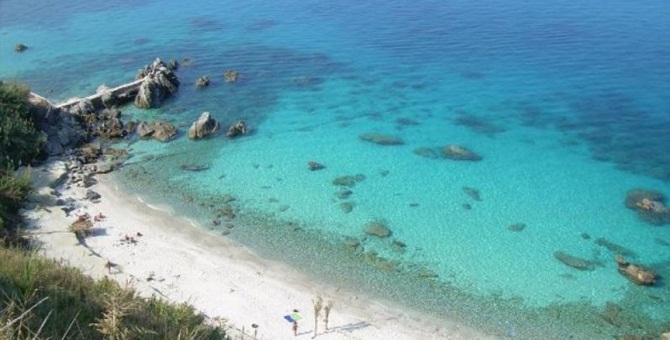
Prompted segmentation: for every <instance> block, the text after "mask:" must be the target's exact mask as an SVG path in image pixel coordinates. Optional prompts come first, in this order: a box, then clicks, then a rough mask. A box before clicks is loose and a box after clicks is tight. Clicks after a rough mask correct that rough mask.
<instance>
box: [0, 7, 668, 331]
mask: <svg viewBox="0 0 670 340" xmlns="http://www.w3.org/2000/svg"><path fill="white" fill-rule="evenodd" d="M667 17H670V5H668V4H666V3H665V2H663V1H660V0H649V1H643V2H641V3H640V2H638V3H635V4H630V3H625V2H622V1H615V2H607V3H605V2H595V3H588V4H583V3H581V2H577V1H568V2H565V1H562V2H559V1H550V2H543V3H542V4H539V3H538V4H535V3H530V2H523V3H514V2H503V3H500V2H493V1H487V2H483V3H482V2H479V3H477V4H472V3H469V2H464V1H462V2H461V1H456V2H449V3H445V2H439V1H419V2H411V3H410V2H402V1H390V2H389V1H384V2H381V1H372V2H366V3H364V4H357V3H348V2H333V1H327V2H323V1H307V2H305V1H283V2H281V3H277V4H274V3H273V4H270V3H264V2H260V1H246V2H244V3H224V4H222V3H220V2H215V1H202V2H199V3H198V5H197V6H184V5H181V4H179V3H178V2H173V1H167V2H165V1H164V2H146V1H144V2H136V1H124V2H122V3H120V4H116V5H115V6H108V5H92V4H88V3H85V2H77V1H75V2H69V3H68V4H63V5H62V6H55V5H54V4H53V3H52V2H48V1H42V2H39V1H38V2H37V3H36V4H32V5H30V6H29V5H27V4H24V3H22V2H20V1H16V0H8V1H3V2H0V18H1V19H2V20H1V21H0V37H2V39H0V60H1V61H2V63H1V64H0V76H1V77H2V78H3V79H7V78H14V79H19V80H21V81H24V82H27V83H28V84H29V85H30V86H31V87H32V88H33V90H34V91H35V92H38V93H41V94H43V95H45V96H47V97H49V98H50V99H52V100H54V101H58V100H64V99H66V98H69V97H72V96H81V95H87V94H90V93H92V92H94V91H95V89H96V88H97V87H98V86H99V85H100V84H103V83H104V84H107V85H110V86H113V85H117V84H121V83H123V82H125V81H127V80H129V79H131V78H132V77H133V75H134V73H135V71H136V70H137V69H138V68H140V67H142V66H143V65H145V64H147V63H149V62H150V61H151V60H153V59H154V58H155V57H161V58H163V59H166V60H167V59H170V58H177V59H180V60H181V59H183V58H190V63H188V65H182V67H181V68H180V69H179V71H178V76H179V77H180V79H181V81H182V86H181V88H180V90H179V94H178V95H177V97H176V98H174V99H172V100H170V101H168V102H167V103H166V104H165V105H164V106H162V107H161V108H159V109H155V110H149V111H140V110H137V109H133V108H126V109H125V111H124V113H125V114H127V115H128V116H135V117H140V118H145V119H163V120H170V121H173V122H175V123H177V124H178V126H179V127H180V128H181V131H182V132H185V131H186V129H187V128H188V126H189V125H190V123H191V122H192V121H193V120H194V119H196V118H197V117H198V116H199V115H200V113H201V112H203V111H210V112H211V113H212V114H213V116H214V118H216V119H218V120H220V121H221V122H222V123H223V124H226V125H227V124H231V123H232V122H234V121H236V120H237V119H244V120H245V121H246V122H247V123H248V124H249V126H250V127H251V130H252V133H251V134H250V135H249V136H245V137H243V138H240V139H236V140H228V139H226V138H225V137H223V136H217V137H215V138H212V139H209V140H205V141H199V142H193V141H189V140H187V138H185V136H184V135H183V134H182V135H180V137H179V138H178V139H177V140H175V141H173V142H170V143H168V144H159V143H157V142H148V141H140V142H137V143H134V144H132V145H130V148H131V149H132V150H133V152H134V154H135V157H134V158H133V159H132V161H131V163H132V164H131V165H128V166H127V167H126V168H125V169H124V170H123V171H121V172H119V174H118V176H119V179H120V181H122V182H123V183H125V184H127V186H128V187H129V188H130V190H133V191H135V192H139V193H142V194H144V195H147V197H148V198H149V199H152V200H154V201H157V202H164V203H171V204H172V205H173V207H174V208H175V209H176V210H177V211H180V212H181V213H183V214H188V215H191V216H193V217H196V218H198V219H199V220H200V221H201V223H202V224H203V226H209V225H211V221H212V220H213V219H217V220H219V219H220V220H222V222H223V223H222V225H221V226H219V228H221V229H222V230H225V229H228V228H226V227H225V226H226V225H227V224H229V223H232V224H234V228H232V229H231V230H230V232H231V233H230V234H229V235H228V236H227V237H232V238H234V239H236V240H238V241H240V242H241V243H243V244H245V245H247V246H249V247H251V248H253V249H255V250H256V251H258V252H259V253H261V254H262V255H264V256H267V257H270V258H276V259H280V260H283V261H286V262H288V263H291V264H293V265H295V266H297V267H299V268H302V269H304V270H305V271H307V272H309V273H312V274H314V275H315V276H317V277H319V278H321V279H322V280H325V281H329V282H332V283H334V284H337V285H341V286H344V287H347V288H350V289H358V290H360V291H361V292H362V293H368V294H372V295H375V296H378V297H381V298H384V299H388V300H391V301H395V302H398V303H400V304H402V305H406V306H410V307H412V308H414V309H418V310H421V311H424V312H430V313H432V314H435V315H437V316H440V317H449V318H453V319H457V320H460V321H463V322H465V323H469V324H472V325H477V326H480V327H483V329H487V330H489V331H491V332H493V333H497V334H501V335H503V336H507V337H510V338H529V339H531V338H537V336H539V334H541V336H542V337H545V338H557V339H558V338H564V337H563V336H565V334H566V333H569V334H572V335H573V336H574V338H584V339H587V338H598V337H600V336H602V338H608V337H609V336H610V335H611V334H621V333H625V332H638V333H640V332H642V331H643V330H639V329H636V326H635V325H634V322H632V321H630V320H636V321H635V322H637V324H641V325H642V328H643V329H645V330H648V331H649V332H652V333H653V332H658V331H659V330H660V329H663V327H665V328H667V323H668V322H670V319H669V317H668V315H670V309H669V307H668V306H670V303H668V302H669V301H670V292H669V290H668V286H667V281H665V280H661V281H660V284H658V285H657V286H656V287H654V288H643V287H636V286H634V285H633V284H631V283H630V282H628V281H627V280H626V279H625V278H624V277H623V276H621V275H619V274H618V273H617V271H616V265H615V263H614V261H613V253H612V252H611V251H609V250H608V249H607V248H605V247H603V246H600V245H598V244H597V243H596V240H597V239H599V238H604V239H606V240H608V241H609V242H613V243H616V244H618V245H622V246H624V247H626V248H628V249H631V250H633V251H634V252H635V253H636V257H634V258H631V260H632V261H634V262H638V263H642V264H645V265H647V266H650V267H652V268H654V269H655V270H657V271H658V272H659V273H661V274H664V276H665V277H667V276H668V275H670V264H669V262H668V258H669V255H670V246H668V245H667V244H668V242H670V229H668V228H669V227H668V226H652V225H649V224H647V223H645V222H643V221H641V220H640V219H639V218H638V217H637V216H636V214H635V212H633V211H631V210H628V209H626V208H625V207H624V205H623V201H624V199H625V197H626V192H627V191H628V190H630V189H633V188H648V189H654V190H657V191H660V192H663V193H665V194H666V195H670V154H669V153H668V152H667V148H668V145H669V144H670V133H668V130H669V126H670V125H668V124H669V123H670V99H669V98H670V81H669V80H668V79H669V78H668V75H670V61H669V60H668V59H667V58H665V56H666V55H668V52H670V39H667V32H668V31H670V24H669V23H668V22H667V20H664V19H665V18H667ZM110 18H111V19H110ZM18 42H23V43H25V44H26V45H28V46H29V49H28V50H27V51H26V52H24V53H21V54H19V53H15V52H13V50H12V49H13V46H14V44H16V43H18ZM182 64H184V63H182ZM228 69H235V70H237V71H239V72H240V73H241V79H240V81H238V82H236V83H233V84H227V83H225V82H224V81H223V78H222V74H223V72H224V71H225V70H228ZM201 75H208V76H209V78H210V79H211V80H212V85H211V86H210V87H209V88H205V89H199V90H198V89H196V88H195V87H194V86H193V83H194V82H195V79H196V78H197V77H199V76H201ZM371 132H374V133H380V134H385V135H390V136H394V137H400V138H402V139H403V141H404V144H402V145H377V144H373V143H369V142H366V141H363V140H361V139H360V138H359V136H360V135H363V134H366V133H371ZM451 144H458V145H463V146H466V147H467V148H469V149H472V150H474V151H475V152H476V153H478V154H479V155H481V156H482V158H483V159H482V160H481V161H478V162H466V161H454V160H449V159H444V158H441V157H437V158H431V157H422V156H420V155H418V154H417V153H416V152H415V151H416V149H417V148H430V149H429V151H425V150H426V149H424V151H425V152H428V153H429V155H436V151H435V150H436V148H439V147H442V146H445V145H451ZM430 150H432V151H430ZM148 154H160V155H161V156H160V157H156V158H146V156H147V155H148ZM147 159H150V160H147ZM308 161H317V162H319V163H322V164H324V165H325V166H326V168H325V169H324V170H320V171H309V170H308V169H307V162H308ZM185 163H199V164H207V165H209V166H210V168H209V169H208V170H207V171H202V172H197V173H194V172H185V171H182V170H180V169H179V165H181V164H185ZM357 174H362V175H364V179H363V180H360V181H359V182H357V183H356V184H355V186H353V187H351V188H349V190H351V192H352V193H351V194H350V195H349V196H348V197H347V198H340V197H339V196H338V195H341V194H339V193H341V192H342V191H343V190H345V188H342V187H340V186H337V185H334V184H333V180H334V179H336V178H337V177H339V176H344V175H352V176H353V175H357ZM361 178H362V177H361ZM467 188H473V189H476V190H477V191H478V193H479V199H476V197H475V196H476V195H474V194H473V191H472V190H469V191H468V189H467ZM468 193H469V194H468ZM224 194H225V195H230V196H232V197H234V198H235V201H233V202H226V200H225V199H222V198H221V196H222V195H224ZM344 202H347V203H350V204H351V205H350V206H349V207H350V208H351V211H350V212H348V213H346V212H345V211H344V210H343V207H342V206H341V204H342V203H344ZM226 206H230V207H231V208H230V209H233V210H234V212H235V217H234V218H233V219H232V220H231V221H226V219H225V218H222V217H217V214H218V215H221V211H220V210H221V209H222V207H226ZM224 215H226V216H229V217H230V211H225V212H224ZM224 217H225V216H224ZM370 221H377V222H383V223H384V224H386V225H387V226H388V227H389V228H390V229H391V232H392V235H391V237H389V238H387V239H383V240H380V239H375V238H374V237H370V236H365V234H364V233H363V227H364V225H365V224H366V223H368V222H370ZM519 223H523V224H524V225H525V228H523V230H521V231H511V230H510V229H509V226H511V225H514V224H519ZM585 235H588V236H590V238H588V239H587V238H585ZM351 239H355V240H357V241H358V242H360V244H361V246H360V247H358V248H357V249H352V248H351V247H347V246H346V245H344V244H345V242H352V241H351ZM347 240H349V241H347ZM402 245H404V246H402ZM557 251H562V252H564V253H567V254H570V255H574V256H578V257H582V258H585V259H589V260H591V261H594V262H596V263H598V265H597V266H595V269H594V270H592V271H578V270H576V269H574V268H570V267H567V266H565V265H564V264H562V263H561V262H559V261H557V260H556V259H555V258H554V255H553V254H554V253H555V252H557ZM371 252H374V253H375V254H376V256H373V255H370V254H372V253H371ZM366 254H367V255H366ZM428 273H431V276H432V274H435V275H437V277H432V278H426V277H419V276H421V275H423V276H426V275H428ZM608 301H610V302H615V303H617V304H619V305H620V306H622V308H624V314H625V316H621V320H619V322H615V323H616V324H617V325H618V328H617V327H615V326H613V325H611V324H610V323H607V322H605V321H603V320H604V318H602V317H601V316H600V315H599V313H602V312H603V311H605V306H606V303H607V302H608ZM659 302H660V303H659ZM628 314H630V315H628ZM510 315H512V316H513V317H510ZM622 315H623V314H622ZM629 319H630V320H629ZM627 320H628V321H627ZM629 321H630V322H629ZM664 323H665V324H664ZM664 325H665V326H664Z"/></svg>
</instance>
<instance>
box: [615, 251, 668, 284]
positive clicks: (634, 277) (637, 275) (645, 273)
mask: <svg viewBox="0 0 670 340" xmlns="http://www.w3.org/2000/svg"><path fill="white" fill-rule="evenodd" d="M615 261H616V263H617V269H618V271H619V273H620V274H621V275H623V276H625V277H627V278H628V279H629V280H630V281H632V282H633V283H635V284H637V285H641V286H653V285H654V284H655V283H656V278H657V277H658V275H656V273H654V271H652V270H651V269H649V268H646V267H644V266H641V265H639V264H635V263H629V262H628V261H626V260H625V259H624V258H623V257H622V256H617V257H616V258H615Z"/></svg>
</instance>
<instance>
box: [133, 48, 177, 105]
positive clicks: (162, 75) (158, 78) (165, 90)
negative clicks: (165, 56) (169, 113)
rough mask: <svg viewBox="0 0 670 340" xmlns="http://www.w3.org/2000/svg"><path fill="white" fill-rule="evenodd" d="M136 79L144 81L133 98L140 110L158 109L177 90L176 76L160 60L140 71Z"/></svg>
mask: <svg viewBox="0 0 670 340" xmlns="http://www.w3.org/2000/svg"><path fill="white" fill-rule="evenodd" d="M137 79H144V81H143V82H142V84H141V85H140V87H139V91H138V93H137V96H136V97H135V105H136V106H137V107H140V108H145V109H146V108H155V107H159V106H160V105H161V104H162V103H163V101H164V100H165V99H166V98H167V97H169V96H171V95H173V94H175V93H176V92H177V89H178V88H179V79H177V75H175V73H174V72H172V70H170V69H169V68H168V67H167V66H166V65H165V63H163V62H162V61H161V60H160V59H156V60H155V61H154V62H153V63H152V64H151V65H150V66H147V67H145V68H144V69H143V70H141V71H140V72H139V74H138V75H137Z"/></svg>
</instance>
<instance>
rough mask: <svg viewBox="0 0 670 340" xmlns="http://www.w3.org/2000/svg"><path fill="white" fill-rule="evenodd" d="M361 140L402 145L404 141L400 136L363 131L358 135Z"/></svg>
mask: <svg viewBox="0 0 670 340" xmlns="http://www.w3.org/2000/svg"><path fill="white" fill-rule="evenodd" d="M359 138H360V139H361V140H364V141H366V142H371V143H375V144H379V145H402V144H405V141H404V140H403V139H402V138H400V137H395V136H388V135H382V134H379V133H365V134H362V135H360V136H359Z"/></svg>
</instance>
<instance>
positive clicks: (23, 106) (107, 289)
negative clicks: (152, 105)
mask: <svg viewBox="0 0 670 340" xmlns="http://www.w3.org/2000/svg"><path fill="white" fill-rule="evenodd" d="M29 92H30V90H29V89H28V88H27V87H25V86H22V85H17V84H6V83H2V82H0V241H2V242H0V339H2V340H23V339H34V340H40V339H106V340H122V339H226V335H225V333H224V332H223V330H222V329H220V327H217V326H213V325H210V324H208V323H207V322H206V319H205V316H203V315H202V314H200V313H198V312H196V311H195V310H194V309H193V307H191V306H189V305H187V304H172V303H168V302H165V301H163V300H160V299H157V298H150V299H143V298H140V297H138V296H137V295H136V293H135V292H134V291H133V290H132V289H130V288H124V287H120V286H119V285H118V284H117V283H116V282H115V281H112V280H109V279H106V278H105V279H102V280H99V281H96V280H94V279H92V278H90V277H88V276H86V275H83V274H82V273H81V272H80V271H79V270H77V269H74V268H72V267H68V266H66V265H64V264H63V263H59V262H56V261H54V260H51V259H47V258H44V257H41V256H38V255H37V254H36V253H35V252H33V251H31V250H29V249H26V247H24V248H17V247H13V246H11V245H16V244H22V243H23V244H24V245H25V244H26V243H25V242H17V240H20V236H21V235H20V233H19V232H18V231H17V230H18V229H19V228H18V226H19V225H20V223H21V221H20V216H19V214H18V209H19V207H20V205H21V203H22V202H23V201H24V200H25V199H26V197H27V195H28V193H29V192H30V179H29V172H27V171H26V172H23V175H17V174H16V172H15V169H16V168H17V167H18V166H19V165H21V164H28V163H30V162H31V161H32V160H33V159H34V158H35V157H36V156H37V155H38V154H39V150H40V146H41V143H43V138H42V137H41V136H42V134H41V133H40V132H39V131H37V129H36V128H35V126H36V124H35V122H34V121H33V118H32V117H31V114H30V107H29V103H28V94H29Z"/></svg>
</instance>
